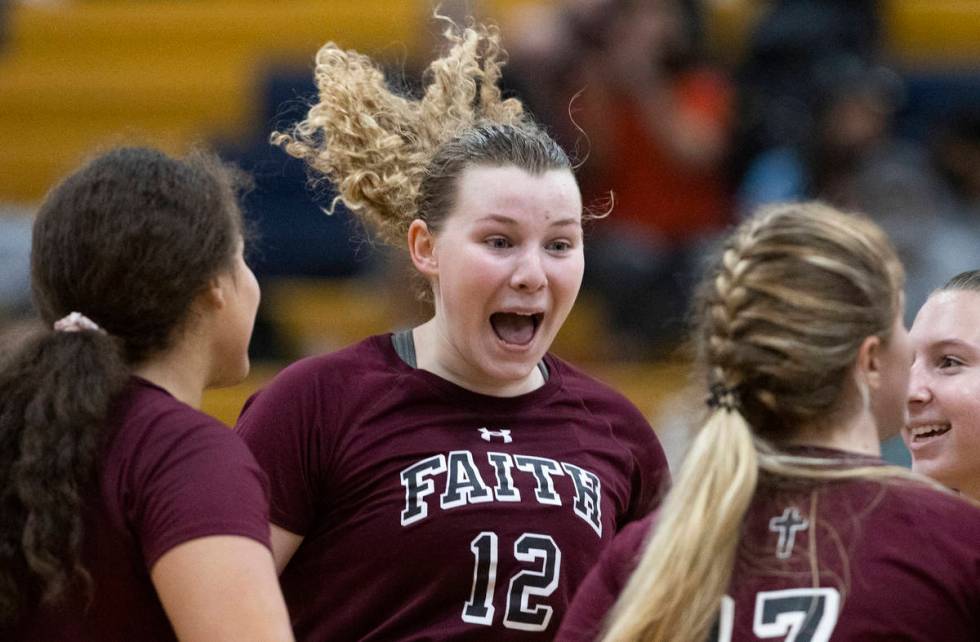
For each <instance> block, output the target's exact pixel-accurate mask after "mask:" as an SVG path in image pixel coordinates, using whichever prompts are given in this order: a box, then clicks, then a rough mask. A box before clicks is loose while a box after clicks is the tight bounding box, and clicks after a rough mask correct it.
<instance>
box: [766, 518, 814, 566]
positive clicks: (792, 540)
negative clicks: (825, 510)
mask: <svg viewBox="0 0 980 642" xmlns="http://www.w3.org/2000/svg"><path fill="white" fill-rule="evenodd" d="M809 527H810V522H808V521H807V520H806V519H805V518H803V517H800V511H798V510H796V508H795V507H794V508H787V509H786V510H784V511H783V514H782V515H780V516H779V517H773V518H772V519H770V520H769V530H771V531H772V532H774V533H779V542H777V544H776V557H778V558H779V559H781V560H784V559H788V558H789V556H790V555H792V554H793V546H794V544H796V532H797V531H805V530H806V529H807V528H809Z"/></svg>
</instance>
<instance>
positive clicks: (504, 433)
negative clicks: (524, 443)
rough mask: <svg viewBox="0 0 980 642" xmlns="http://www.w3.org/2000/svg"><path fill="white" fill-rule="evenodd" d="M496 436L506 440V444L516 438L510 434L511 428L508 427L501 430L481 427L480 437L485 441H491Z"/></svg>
mask: <svg viewBox="0 0 980 642" xmlns="http://www.w3.org/2000/svg"><path fill="white" fill-rule="evenodd" d="M494 437H500V438H501V439H503V440H504V443H505V444H509V443H510V442H512V441H514V438H513V437H511V436H510V430H508V429H507V428H501V429H500V430H490V429H489V428H480V438H481V439H482V440H483V441H491V440H492V439H493V438H494Z"/></svg>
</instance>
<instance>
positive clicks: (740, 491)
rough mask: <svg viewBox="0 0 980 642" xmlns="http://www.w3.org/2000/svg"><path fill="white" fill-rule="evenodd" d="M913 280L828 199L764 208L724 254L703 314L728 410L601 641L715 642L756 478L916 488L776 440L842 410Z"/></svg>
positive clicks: (698, 444) (872, 228)
mask: <svg viewBox="0 0 980 642" xmlns="http://www.w3.org/2000/svg"><path fill="white" fill-rule="evenodd" d="M903 282H904V273H903V270H902V267H901V264H900V263H899V261H898V258H897V256H896V254H895V250H894V249H893V248H892V246H891V244H890V243H889V241H888V239H887V237H886V236H885V234H884V233H883V232H882V231H881V229H880V228H878V227H877V226H876V225H875V224H873V223H871V222H870V221H868V220H866V219H863V218H859V217H856V216H851V215H847V214H843V213H841V212H838V211H836V210H834V209H832V208H830V207H828V206H826V205H821V204H818V203H805V204H791V205H780V206H774V207H771V208H768V209H765V210H763V211H761V212H759V213H758V214H756V216H754V217H753V218H751V219H749V220H748V221H746V222H745V223H743V224H742V225H741V226H740V227H739V228H738V229H737V230H736V231H735V232H734V233H733V234H732V236H731V237H730V238H729V239H728V241H727V243H726V244H725V245H724V248H723V250H722V253H721V256H720V259H719V261H718V263H717V265H716V267H715V269H714V270H713V271H712V273H711V274H710V275H709V277H708V278H706V279H705V281H704V282H703V285H702V288H701V292H700V295H699V303H698V306H697V308H696V312H697V320H698V323H699V325H698V339H699V361H700V362H701V364H702V365H703V366H704V367H705V369H706V371H707V374H708V378H709V383H710V384H712V385H715V386H717V387H718V388H717V389H718V390H721V391H722V395H721V396H722V397H724V398H723V399H722V400H721V401H722V403H721V404H720V405H719V407H717V408H716V409H715V410H714V411H713V412H712V413H711V415H710V416H709V418H708V420H707V422H706V424H705V425H704V427H703V428H702V430H701V432H700V434H699V435H698V436H697V438H696V439H695V440H694V442H693V444H692V446H691V450H690V452H689V454H688V456H687V459H686V460H685V462H684V465H683V466H682V468H681V470H680V473H679V474H678V477H677V480H676V484H675V486H674V487H673V488H672V489H671V491H670V493H669V494H668V496H667V498H666V499H665V501H664V504H663V506H662V508H661V511H660V513H659V516H658V520H657V526H656V529H655V531H654V532H653V533H652V535H651V537H650V538H649V542H648V543H647V546H646V548H645V551H644V553H643V555H642V557H641V559H640V561H639V565H638V567H637V570H636V571H635V572H634V574H633V576H632V577H631V579H630V581H629V583H628V584H627V586H626V588H625V590H624V591H623V594H622V595H621V596H620V598H619V601H618V602H617V603H616V605H615V607H614V608H613V611H612V612H611V613H610V616H609V618H608V619H607V623H606V630H605V633H604V638H603V639H604V640H617V641H619V640H630V641H632V640H654V641H658V642H673V641H677V640H684V641H696V640H704V639H705V638H706V637H707V635H708V632H709V629H710V627H711V625H712V623H713V621H714V619H715V617H716V616H717V613H718V605H719V601H720V599H721V596H722V595H723V594H724V593H725V591H726V590H727V589H728V585H729V582H730V581H731V575H732V569H733V568H734V564H735V558H736V554H737V550H738V543H739V536H740V529H741V524H742V520H743V519H744V516H745V513H746V511H747V509H748V507H749V504H750V502H751V500H752V498H753V496H754V495H755V492H756V487H757V483H758V479H759V472H760V470H761V471H764V472H766V473H770V474H772V475H775V476H777V477H780V478H802V479H824V480H833V479H857V478H877V479H895V478H904V479H914V480H916V481H920V482H922V483H928V482H927V481H925V480H924V478H921V477H919V476H917V475H914V474H913V473H911V472H909V471H907V470H905V469H902V468H896V467H889V466H859V467H852V468H842V467H839V465H838V466H836V467H835V464H836V462H833V461H832V460H826V459H816V458H807V457H800V456H793V455H787V454H785V453H778V452H777V451H775V450H774V449H773V448H771V447H770V446H768V445H767V440H779V439H781V438H782V439H785V438H787V437H790V436H792V434H793V431H794V429H795V427H797V426H800V425H802V424H804V423H812V422H814V421H819V420H822V419H824V418H826V417H833V416H834V415H835V413H839V412H841V411H842V405H843V404H844V399H845V397H846V394H845V393H846V392H847V386H848V385H849V384H848V383H847V382H848V381H849V380H850V378H849V377H848V376H847V373H848V371H849V370H850V368H852V367H853V364H854V361H855V359H856V358H857V354H858V350H859V348H860V345H861V343H862V342H863V341H864V339H865V338H867V337H868V336H878V337H880V338H881V339H882V340H883V341H887V340H888V338H889V336H890V331H891V328H892V327H893V324H894V321H895V318H896V316H897V315H898V314H899V312H900V308H901V305H902V299H901V291H902V287H903Z"/></svg>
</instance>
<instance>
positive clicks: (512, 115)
mask: <svg viewBox="0 0 980 642" xmlns="http://www.w3.org/2000/svg"><path fill="white" fill-rule="evenodd" d="M442 19H443V20H445V21H446V22H447V23H448V26H447V28H446V30H445V32H444V35H445V38H446V40H447V42H448V44H449V50H448V52H447V53H446V54H445V55H444V56H442V57H441V58H438V59H437V60H435V61H433V62H432V63H431V64H430V65H429V67H428V69H427V70H426V73H425V77H424V80H425V91H424V94H423V96H422V98H421V99H418V100H415V99H411V98H406V97H402V96H399V95H397V94H396V93H394V92H392V91H391V90H390V89H389V88H388V87H387V85H386V83H385V78H384V73H383V72H382V70H381V69H380V68H379V67H378V65H376V64H375V63H374V62H373V61H372V60H371V59H370V58H368V57H366V56H364V55H361V54H359V53H357V52H354V51H344V50H342V49H340V48H339V47H338V46H337V45H336V44H334V43H327V44H326V45H324V46H323V48H322V49H320V51H319V53H318V54H317V57H316V69H315V78H316V83H317V86H318V88H319V102H318V103H317V104H316V105H314V106H313V107H312V108H310V110H309V112H308V113H307V116H306V118H305V119H304V120H303V121H301V122H300V123H298V124H297V125H296V126H295V127H294V128H293V129H292V130H291V131H290V132H275V133H273V135H272V142H273V144H276V145H281V146H283V147H284V148H285V150H286V152H287V153H288V154H290V155H292V156H295V157H297V158H301V159H303V160H304V161H306V162H307V163H308V164H309V165H310V166H311V167H312V168H313V169H315V170H317V171H318V172H319V173H321V174H322V175H323V176H325V177H326V178H327V179H328V180H330V181H331V182H332V183H333V184H334V185H335V186H336V188H337V192H338V194H339V196H338V199H340V200H342V201H343V202H344V203H345V204H346V205H347V207H348V208H349V209H350V210H351V211H352V212H353V213H355V214H356V215H357V216H359V217H361V218H362V219H363V220H364V221H365V222H367V223H368V224H370V225H371V227H373V228H374V229H375V231H376V232H377V233H378V234H379V236H380V237H381V239H382V240H384V241H385V242H387V243H389V244H391V245H393V246H396V247H399V246H403V245H404V244H405V237H406V232H407V230H408V227H409V225H410V224H411V222H412V220H413V219H415V218H417V217H420V218H423V220H426V222H427V223H430V227H438V225H439V224H440V223H441V220H442V218H443V217H444V216H445V214H446V211H448V210H446V211H432V208H433V206H437V207H445V206H451V201H452V192H453V190H452V188H453V187H454V185H455V179H456V178H458V173H459V172H461V171H462V169H464V168H465V166H466V165H468V164H473V163H497V164H503V163H513V164H517V165H518V166H519V167H522V168H524V169H528V170H529V171H530V170H532V167H524V165H523V164H522V161H521V159H522V155H521V153H516V154H513V155H514V158H505V157H500V155H499V154H498V155H496V156H495V155H494V154H492V153H490V152H488V150H487V149H484V148H481V147H479V145H476V146H474V145H473V144H471V143H472V141H469V142H467V136H470V135H471V134H472V133H473V132H475V131H478V130H481V129H483V135H482V138H483V139H485V138H486V137H487V136H486V133H487V132H491V133H492V132H496V136H497V137H500V136H503V137H505V138H509V139H512V140H516V141H517V142H518V143H527V142H528V141H531V142H532V143H535V144H536V145H537V146H539V147H540V146H542V145H543V147H544V148H547V151H546V152H545V154H544V156H545V157H546V161H545V169H551V168H557V167H562V168H564V167H569V166H570V164H569V163H568V159H567V157H565V154H564V152H562V151H561V150H560V148H558V146H557V145H556V144H555V143H554V141H552V140H551V139H550V138H548V137H547V136H546V135H545V134H544V133H543V132H541V131H539V130H538V129H537V128H536V127H535V126H534V125H533V123H531V122H530V121H529V120H528V119H527V118H526V117H525V116H524V113H523V107H522V105H521V103H520V102H519V101H517V100H516V99H513V98H510V99H504V98H503V96H502V95H501V92H500V88H499V86H498V82H499V80H500V76H501V69H502V67H503V65H504V62H505V57H506V55H505V53H504V51H503V49H502V48H501V46H500V33H499V31H498V30H497V29H496V28H495V27H493V26H489V25H480V24H473V25H471V26H468V27H465V28H461V27H459V26H457V25H456V24H455V23H453V22H452V21H451V20H449V19H448V18H442ZM477 138H478V139H481V136H477ZM491 138H492V136H491ZM454 142H455V143H457V144H456V148H455V149H454V150H450V152H449V153H447V148H450V147H452V145H453V143H454ZM480 142H481V140H477V143H480ZM490 142H491V143H492V142H493V141H490ZM482 143H484V147H487V145H486V143H487V141H486V140H482ZM491 147H492V145H491ZM517 147H520V145H517ZM440 157H443V158H441V160H440ZM532 165H533V163H532ZM434 166H438V167H439V168H441V169H440V170H439V171H438V172H437V174H445V173H446V171H450V173H451V175H450V176H449V177H448V180H446V181H442V182H440V181H438V180H437V181H436V184H435V185H433V186H431V187H429V189H427V188H426V183H427V181H429V179H430V178H431V177H432V176H431V175H432V173H433V172H432V169H433V167H434ZM435 178H437V179H438V178H439V176H436V177H435ZM443 183H445V184H443ZM433 191H435V192H436V193H433Z"/></svg>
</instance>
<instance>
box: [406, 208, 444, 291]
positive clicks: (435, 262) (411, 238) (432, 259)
mask: <svg viewBox="0 0 980 642" xmlns="http://www.w3.org/2000/svg"><path fill="white" fill-rule="evenodd" d="M435 245H436V239H435V237H434V236H433V235H432V233H431V232H430V231H429V226H428V225H426V224H425V221H423V220H421V219H415V220H414V221H412V224H411V225H409V226H408V251H409V254H411V256H412V263H413V264H414V265H415V269H417V270H418V271H419V272H421V273H422V274H423V275H425V276H427V277H430V278H432V277H435V276H437V275H438V274H439V259H438V257H437V256H436V251H435V249H436V248H435Z"/></svg>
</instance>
